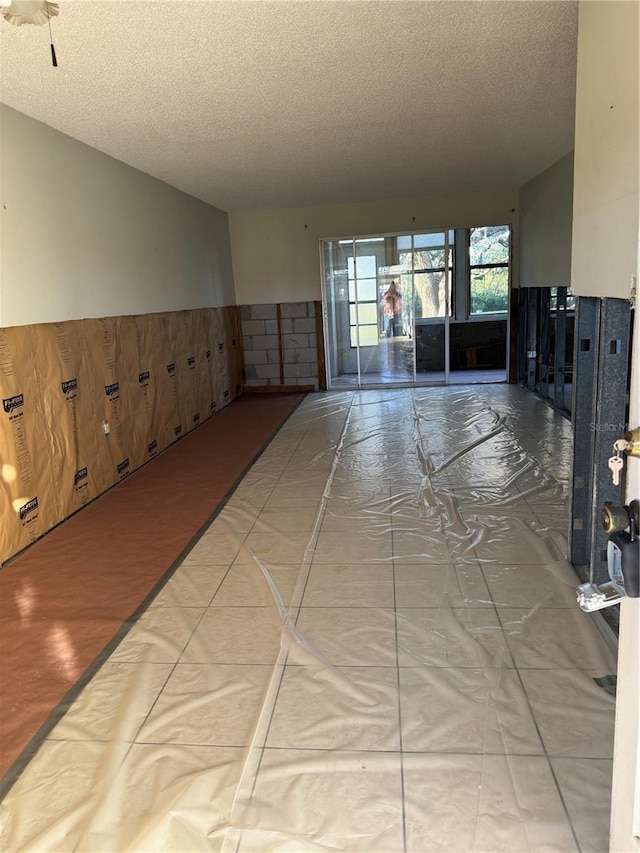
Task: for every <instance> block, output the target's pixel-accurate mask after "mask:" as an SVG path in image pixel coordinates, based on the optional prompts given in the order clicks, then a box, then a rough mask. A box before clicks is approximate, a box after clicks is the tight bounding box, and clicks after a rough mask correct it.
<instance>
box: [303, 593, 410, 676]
mask: <svg viewBox="0 0 640 853" xmlns="http://www.w3.org/2000/svg"><path fill="white" fill-rule="evenodd" d="M296 627H297V629H298V632H299V633H300V634H301V635H302V637H303V638H304V641H305V643H308V644H309V645H310V646H311V647H312V648H313V649H315V650H316V651H317V652H318V653H319V654H320V655H321V656H322V659H323V660H325V661H328V662H329V663H331V664H336V665H342V666H393V667H395V665H396V634H395V614H394V611H393V610H383V609H381V608H375V607H353V608H351V607H303V608H302V609H301V610H300V615H299V616H298V621H297V623H296Z"/></svg>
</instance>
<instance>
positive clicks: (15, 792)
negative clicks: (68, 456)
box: [1, 386, 615, 853]
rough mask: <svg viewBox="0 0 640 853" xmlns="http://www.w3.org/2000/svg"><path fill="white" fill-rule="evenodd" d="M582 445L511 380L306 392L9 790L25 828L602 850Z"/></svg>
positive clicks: (15, 818) (95, 842) (167, 838)
mask: <svg viewBox="0 0 640 853" xmlns="http://www.w3.org/2000/svg"><path fill="white" fill-rule="evenodd" d="M570 445H571V439H570V426H569V424H568V422H566V421H565V420H563V419H562V418H561V417H560V416H559V415H558V414H557V413H555V412H553V411H552V410H551V409H549V408H548V407H547V406H545V405H544V404H543V403H542V402H541V401H540V400H538V399H536V398H534V397H532V396H530V395H527V394H525V393H524V392H522V391H521V390H520V389H517V388H514V387H509V386H484V387H475V388H444V389H421V390H416V389H413V390H409V389H406V390H394V391H367V392H361V393H358V392H349V393H339V394H338V393H337V394H327V395H314V396H313V397H309V398H307V400H305V402H304V403H303V404H302V406H301V407H300V408H299V409H298V410H297V411H296V412H295V413H294V415H293V416H292V417H291V418H290V419H289V421H288V422H287V423H286V424H285V426H284V427H283V428H282V430H281V431H280V432H279V434H278V435H277V437H276V438H275V440H274V441H273V442H272V443H271V445H270V446H269V448H268V449H267V450H266V451H265V453H264V454H263V455H262V456H261V458H260V459H259V460H258V461H257V463H256V464H255V465H254V466H253V467H252V469H251V470H250V472H249V473H248V475H247V476H246V477H245V478H244V480H243V481H242V483H241V485H240V486H239V488H238V489H237V490H236V492H235V493H234V495H233V497H232V499H231V500H230V501H229V503H228V504H227V506H226V508H225V509H224V510H223V512H222V513H221V514H220V515H219V516H218V518H217V519H216V520H215V521H214V523H213V524H212V525H211V528H210V530H209V531H208V532H207V533H206V534H205V535H204V536H203V538H201V539H200V540H199V542H198V543H197V544H196V545H195V547H194V548H193V550H192V551H191V552H190V554H189V555H188V557H187V558H186V559H185V560H184V562H183V564H182V566H181V567H180V568H179V569H178V571H177V572H176V574H175V575H174V576H173V578H172V579H171V580H170V581H169V582H168V583H167V584H166V586H165V587H164V588H163V590H162V591H161V592H160V593H159V595H158V596H157V598H156V599H155V600H154V602H153V603H152V605H151V606H150V608H149V609H148V610H147V612H146V613H145V614H144V615H143V616H142V617H141V619H140V620H139V622H138V623H137V624H136V625H135V626H134V627H133V628H132V630H131V631H130V633H129V634H128V635H127V636H126V637H125V639H124V640H123V641H122V643H121V644H120V646H119V647H118V649H117V650H116V651H115V653H114V654H113V655H112V657H111V658H110V660H109V661H108V662H107V663H106V664H104V665H103V667H102V668H101V669H100V671H99V672H98V673H97V674H96V675H95V677H94V678H93V680H92V682H91V683H90V684H89V685H88V686H87V687H86V688H85V690H84V691H83V692H82V694H81V695H80V696H79V698H78V699H77V701H76V702H75V703H74V704H73V705H72V707H71V708H70V709H69V710H68V712H67V713H66V715H65V717H64V718H63V719H62V721H61V722H60V723H59V724H58V725H57V727H56V728H54V729H53V731H52V732H51V734H50V735H49V738H48V740H47V741H46V742H45V743H44V744H43V746H42V748H41V749H40V751H39V753H38V754H37V755H36V757H35V758H34V759H33V760H32V762H31V763H30V764H29V766H28V767H27V768H26V770H25V771H24V773H23V775H22V776H21V777H20V779H19V780H18V782H17V783H16V784H15V786H14V787H13V788H12V789H11V791H10V792H9V794H8V796H7V797H6V799H5V801H4V803H3V805H2V807H1V808H2V811H1V814H2V823H3V849H6V850H10V851H18V850H28V851H36V850H49V851H61V850H65V851H66V850H78V851H128V850H132V851H133V850H135V851H151V850H154V851H160V850H162V851H165V850H166V851H191V850H202V851H209V850H223V851H236V850H239V851H278V850H282V851H285V850H286V851H293V850H300V851H313V850H319V851H320V850H343V851H357V850H367V851H376V853H386V851H402V850H408V851H415V853H422V851H471V850H478V851H492V853H493V851H509V853H515V851H563V853H564V851H572V850H583V851H596V850H606V849H607V846H608V842H607V838H608V809H609V797H610V793H609V791H610V773H611V750H612V738H613V719H614V698H613V696H612V691H613V688H612V684H613V683H614V679H613V675H614V668H615V658H614V655H613V654H612V652H611V651H610V650H609V648H608V647H607V645H606V644H605V642H604V640H603V639H602V636H601V635H600V633H599V632H598V630H597V628H596V624H595V621H594V618H593V617H592V616H590V615H588V614H585V613H583V612H581V611H580V610H579V609H578V608H577V606H576V604H575V587H576V586H577V584H578V581H577V578H576V577H575V575H574V574H573V572H572V570H571V568H570V566H569V565H568V564H567V563H566V561H565V559H564V555H565V551H566V529H567V524H568V512H567V502H568V497H567V479H568V473H569V465H570V458H571V446H570Z"/></svg>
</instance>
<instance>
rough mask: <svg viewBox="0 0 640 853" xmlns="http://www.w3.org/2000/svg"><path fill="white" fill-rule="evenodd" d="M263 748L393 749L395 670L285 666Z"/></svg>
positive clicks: (395, 733)
mask: <svg viewBox="0 0 640 853" xmlns="http://www.w3.org/2000/svg"><path fill="white" fill-rule="evenodd" d="M267 746H269V747H285V748H287V749H356V750H358V749H360V750H362V749H371V750H384V751H397V750H398V749H399V747H400V737H399V731H398V690H397V682H396V671H395V669H393V668H391V667H389V668H384V667H330V666H319V665H315V666H289V667H287V668H286V669H285V672H284V677H283V680H282V685H281V687H280V692H279V694H278V699H277V702H276V705H275V710H274V714H273V718H272V720H271V726H270V729H269V734H268V737H267Z"/></svg>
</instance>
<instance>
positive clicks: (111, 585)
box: [0, 394, 304, 787]
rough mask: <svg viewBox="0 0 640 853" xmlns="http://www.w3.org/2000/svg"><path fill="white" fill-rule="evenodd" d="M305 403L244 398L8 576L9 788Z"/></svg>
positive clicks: (4, 768) (4, 668)
mask: <svg viewBox="0 0 640 853" xmlns="http://www.w3.org/2000/svg"><path fill="white" fill-rule="evenodd" d="M303 397H304V395H303V394H268V395H245V396H243V397H241V398H240V399H239V400H236V401H235V402H234V403H232V404H231V405H230V406H229V407H228V408H226V409H224V410H223V411H222V412H220V413H219V414H218V415H216V416H215V417H214V418H211V419H210V420H208V421H207V422H206V423H204V424H203V425H202V426H200V427H199V428H198V429H196V430H194V431H193V432H192V433H190V434H189V435H187V436H186V437H185V438H184V439H182V441H180V442H179V443H178V444H176V445H174V446H173V447H171V448H170V449H169V450H168V451H167V452H166V453H164V454H163V455H162V456H160V457H159V458H158V459H156V460H154V461H153V462H151V463H149V464H148V465H146V466H144V467H143V468H141V469H139V470H138V471H136V472H135V473H134V474H132V476H131V477H129V478H128V479H127V480H125V481H124V482H123V483H120V484H119V485H118V486H116V487H115V488H113V489H111V491H109V492H107V493H106V494H104V495H102V496H101V497H100V498H98V499H97V500H95V501H94V502H93V503H92V504H90V505H89V506H88V507H86V508H85V509H83V510H82V511H81V512H79V513H78V514H77V515H75V516H74V517H73V518H71V519H69V520H68V521H66V522H65V523H63V524H62V525H60V526H59V527H58V528H56V529H55V530H53V531H52V532H51V533H49V534H48V535H47V536H45V537H44V538H43V539H41V540H40V541H39V542H37V543H36V544H35V545H33V546H32V547H31V548H29V549H28V550H27V551H26V552H25V553H24V554H22V555H21V556H20V557H18V559H16V560H15V561H14V562H13V563H11V564H10V565H9V566H7V567H5V568H4V569H3V570H2V571H0V668H1V680H2V696H3V700H2V709H1V712H0V774H5V773H6V776H5V785H6V783H9V784H10V783H11V780H12V778H15V776H16V775H17V773H18V772H19V770H20V769H21V768H22V766H23V765H24V764H25V763H26V761H27V760H28V758H29V757H30V755H31V754H32V753H33V752H35V750H36V748H37V746H38V745H39V741H40V738H41V736H43V734H45V733H46V731H43V730H44V729H46V728H47V725H48V721H50V720H51V719H52V715H53V716H55V714H54V712H56V711H57V712H61V710H62V709H63V707H64V704H63V705H62V706H61V703H63V700H64V699H65V697H67V700H69V699H70V696H69V695H68V694H69V691H73V690H74V689H79V686H80V685H81V684H82V683H83V680H82V679H83V676H84V677H85V679H86V678H87V677H88V676H89V674H90V673H91V672H92V670H93V666H92V665H93V664H94V662H95V661H96V659H97V658H98V657H99V656H100V655H101V653H102V652H103V650H105V648H106V647H107V646H108V645H109V644H110V643H111V642H113V641H114V637H115V636H116V634H118V633H119V632H120V631H121V629H122V626H123V624H124V623H125V622H126V621H127V620H130V619H131V618H132V617H133V618H135V614H136V611H137V610H138V609H139V608H141V606H143V604H144V602H145V599H147V597H149V596H150V595H151V593H152V591H153V590H154V587H156V586H157V585H158V584H159V583H160V582H161V581H162V579H163V578H164V576H165V575H167V574H170V573H171V570H172V565H173V564H174V562H175V561H176V560H177V558H178V557H179V555H181V553H182V552H183V551H184V550H185V549H186V548H188V546H189V545H190V543H192V540H194V537H196V534H197V533H198V531H199V530H200V528H201V527H202V526H203V525H205V524H206V522H207V521H208V519H209V518H210V517H211V515H212V514H213V513H214V512H215V511H216V508H217V507H219V505H220V503H221V502H222V501H223V499H224V498H225V496H226V495H227V494H228V493H229V491H230V490H232V488H233V487H234V484H235V483H236V481H237V480H238V479H239V477H240V476H241V475H242V473H243V472H244V470H245V469H246V467H247V466H248V465H249V463H250V462H251V461H252V459H253V458H254V457H255V456H256V455H257V454H258V453H259V452H260V451H261V450H262V448H263V447H264V445H265V443H266V442H267V441H268V440H269V439H270V437H271V436H272V435H273V434H274V432H275V431H277V429H278V428H279V427H280V426H281V424H282V423H283V422H284V421H285V420H286V418H287V417H288V416H289V415H290V414H291V413H292V412H293V411H294V409H295V408H296V407H297V406H298V404H299V403H300V401H301V400H302V399H303ZM3 787H4V786H3Z"/></svg>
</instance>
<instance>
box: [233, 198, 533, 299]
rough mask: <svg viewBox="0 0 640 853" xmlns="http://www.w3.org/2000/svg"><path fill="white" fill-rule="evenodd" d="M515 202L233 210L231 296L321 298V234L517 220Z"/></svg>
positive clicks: (422, 201)
mask: <svg viewBox="0 0 640 853" xmlns="http://www.w3.org/2000/svg"><path fill="white" fill-rule="evenodd" d="M517 208H518V191H517V190H515V189H514V190H508V189H507V190H496V191H494V192H482V193H466V194H464V195H447V196H430V197H418V198H405V199H391V200H387V201H376V202H365V203H354V204H336V205H322V206H317V207H299V208H279V209H274V210H245V211H236V212H232V213H230V214H229V226H230V232H231V251H232V255H233V271H234V279H235V285H236V295H237V299H238V302H239V303H240V304H256V303H266V302H295V301H302V300H313V299H320V298H321V291H320V249H319V240H320V239H321V238H330V237H350V236H356V235H370V234H382V233H386V232H397V231H420V230H421V229H424V230H425V231H426V230H434V229H437V228H456V227H459V228H463V227H467V226H472V225H491V224H496V225H497V224H503V223H514V224H516V225H517ZM514 243H515V244H516V245H517V234H514ZM514 283H515V282H514Z"/></svg>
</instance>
